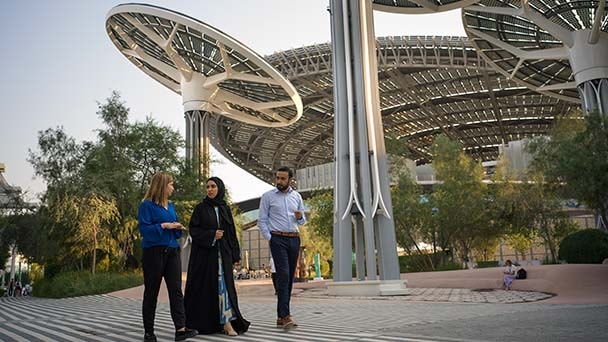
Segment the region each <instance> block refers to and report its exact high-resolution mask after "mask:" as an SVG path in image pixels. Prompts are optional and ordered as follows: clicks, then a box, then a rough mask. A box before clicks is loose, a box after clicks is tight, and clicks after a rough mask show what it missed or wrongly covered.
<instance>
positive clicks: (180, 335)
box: [175, 328, 198, 341]
mask: <svg viewBox="0 0 608 342" xmlns="http://www.w3.org/2000/svg"><path fill="white" fill-rule="evenodd" d="M196 335H198V331H196V330H194V329H188V328H186V330H184V331H176V332H175V340H176V341H183V340H185V339H187V338H190V337H194V336H196Z"/></svg>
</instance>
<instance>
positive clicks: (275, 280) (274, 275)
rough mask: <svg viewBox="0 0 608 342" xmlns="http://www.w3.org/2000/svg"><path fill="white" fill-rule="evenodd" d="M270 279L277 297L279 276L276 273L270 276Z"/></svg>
mask: <svg viewBox="0 0 608 342" xmlns="http://www.w3.org/2000/svg"><path fill="white" fill-rule="evenodd" d="M270 277H271V278H272V287H273V288H274V295H275V296H276V295H277V294H278V292H277V274H276V273H275V272H272V273H271V274H270Z"/></svg>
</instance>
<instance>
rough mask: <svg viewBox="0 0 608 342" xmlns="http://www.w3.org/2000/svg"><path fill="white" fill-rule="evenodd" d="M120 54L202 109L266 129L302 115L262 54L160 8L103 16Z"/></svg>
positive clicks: (135, 7)
mask: <svg viewBox="0 0 608 342" xmlns="http://www.w3.org/2000/svg"><path fill="white" fill-rule="evenodd" d="M106 30H107V33H108V35H109V37H110V39H111V40H112V42H113V43H114V45H115V46H116V47H117V48H118V49H119V50H120V52H121V53H122V54H123V55H124V56H125V57H126V58H127V59H129V61H131V62H132V63H133V64H135V65H136V66H137V67H138V68H139V69H140V70H142V71H143V72H144V73H146V74H147V75H149V76H150V77H152V78H153V79H155V80H156V81H158V82H160V83H161V84H163V85H164V86H165V87H167V88H169V89H171V90H172V91H174V92H176V93H178V94H181V95H182V96H183V98H184V110H185V111H190V110H202V111H206V112H213V113H216V114H221V115H224V116H226V117H229V118H230V119H232V120H237V121H242V122H246V123H249V124H254V125H261V126H267V127H280V126H286V125H290V124H291V123H293V122H295V121H297V120H298V119H299V118H300V116H301V114H302V103H301V99H300V97H299V95H298V93H297V92H296V90H295V88H294V87H293V86H292V85H291V84H290V83H289V82H288V81H287V80H286V79H285V78H284V77H283V75H281V74H280V73H279V72H277V71H276V70H275V69H273V68H272V66H270V65H269V64H268V63H267V62H266V61H265V60H264V59H263V58H262V57H260V56H258V55H257V54H256V53H255V52H253V51H252V50H250V49H249V48H247V47H246V46H245V45H243V44H241V43H240V42H239V41H237V40H235V39H234V38H232V37H230V36H228V35H227V34H225V33H223V32H221V31H219V30H217V29H215V28H213V27H211V26H209V25H207V24H205V23H203V22H201V21H199V20H196V19H194V18H191V17H189V16H187V15H184V14H181V13H178V12H174V11H171V10H168V9H164V8H161V7H156V6H151V5H143V4H125V5H119V6H116V7H114V8H113V9H112V10H111V11H110V13H109V14H108V16H107V19H106Z"/></svg>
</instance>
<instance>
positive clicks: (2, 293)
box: [0, 287, 5, 297]
mask: <svg viewBox="0 0 608 342" xmlns="http://www.w3.org/2000/svg"><path fill="white" fill-rule="evenodd" d="M4 292H5V290H4V287H0V297H3V296H4Z"/></svg>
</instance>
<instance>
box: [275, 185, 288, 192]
mask: <svg viewBox="0 0 608 342" xmlns="http://www.w3.org/2000/svg"><path fill="white" fill-rule="evenodd" d="M288 187H289V185H283V184H277V189H279V190H280V191H285V190H286V189H287V188H288Z"/></svg>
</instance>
